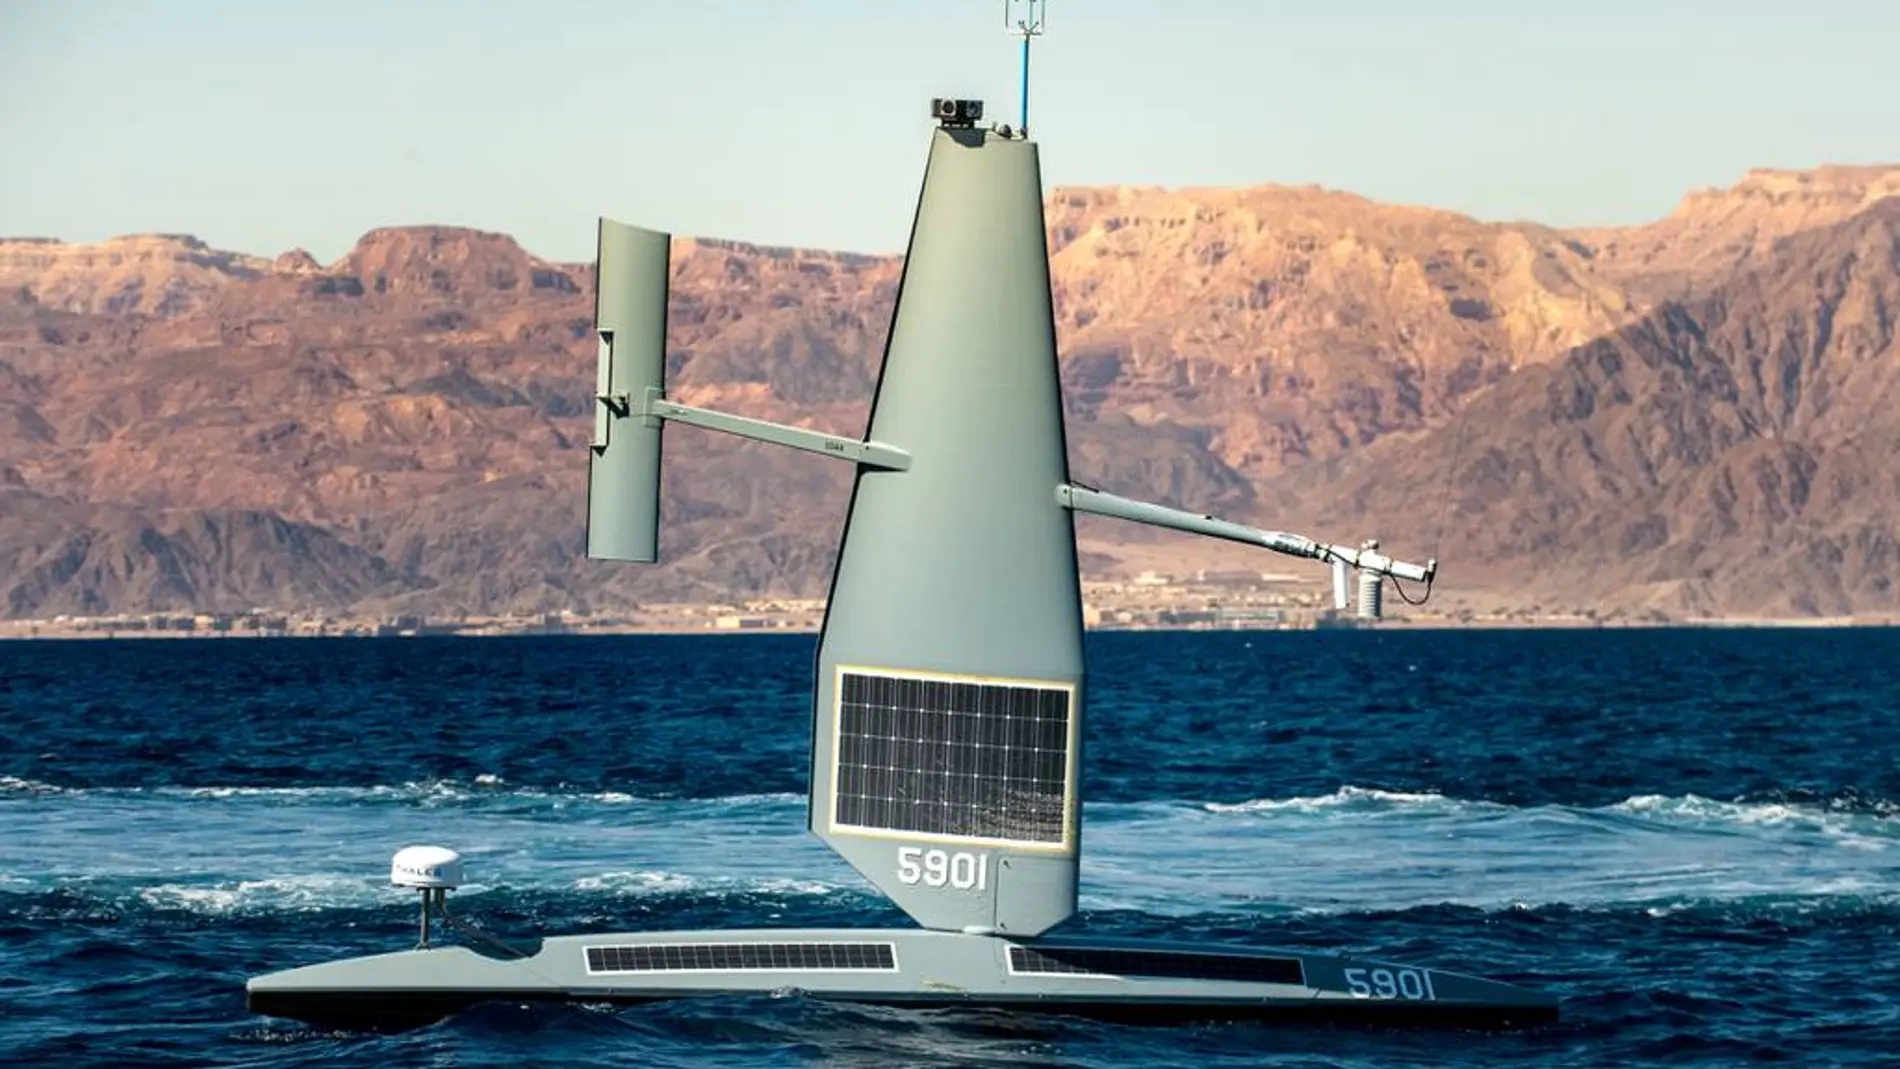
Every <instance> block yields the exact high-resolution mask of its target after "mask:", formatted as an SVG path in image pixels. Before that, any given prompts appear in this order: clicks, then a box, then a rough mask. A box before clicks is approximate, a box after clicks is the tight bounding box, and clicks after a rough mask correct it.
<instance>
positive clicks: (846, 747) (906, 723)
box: [834, 672, 1070, 843]
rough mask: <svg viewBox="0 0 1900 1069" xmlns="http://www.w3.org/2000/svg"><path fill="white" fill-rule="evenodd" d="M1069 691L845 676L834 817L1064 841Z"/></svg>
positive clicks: (893, 827) (869, 824) (859, 823)
mask: <svg viewBox="0 0 1900 1069" xmlns="http://www.w3.org/2000/svg"><path fill="white" fill-rule="evenodd" d="M1069 712H1070V710H1069V692H1068V691H1067V690H1063V689H1059V688H1052V687H1031V686H1018V685H1011V684H1003V683H966V682H958V681H955V680H947V679H944V680H939V679H917V678H912V677H905V676H877V675H867V674H863V673H857V672H846V673H844V679H843V685H842V686H841V687H840V691H839V707H838V755H837V760H838V781H837V808H836V811H835V815H834V819H835V820H836V822H837V823H839V824H847V825H851V826H853V827H860V828H877V829H879V830H883V831H910V832H923V833H927V834H935V835H957V836H969V837H974V838H985V839H1008V840H1015V841H1019V842H1021V841H1027V842H1039V843H1060V842H1062V841H1063V838H1064V835H1063V832H1064V825H1065V821H1064V817H1065V812H1064V803H1065V800H1066V798H1067V795H1068V790H1067V787H1068V769H1069Z"/></svg>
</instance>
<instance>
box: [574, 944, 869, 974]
mask: <svg viewBox="0 0 1900 1069" xmlns="http://www.w3.org/2000/svg"><path fill="white" fill-rule="evenodd" d="M734 969H782V970H787V971H799V970H805V971H824V972H859V971H871V972H894V971H896V969H897V948H896V947H895V946H893V945H892V944H890V943H648V944H635V945H631V946H598V947H588V948H587V971H588V972H695V971H712V970H725V971H730V970H734Z"/></svg>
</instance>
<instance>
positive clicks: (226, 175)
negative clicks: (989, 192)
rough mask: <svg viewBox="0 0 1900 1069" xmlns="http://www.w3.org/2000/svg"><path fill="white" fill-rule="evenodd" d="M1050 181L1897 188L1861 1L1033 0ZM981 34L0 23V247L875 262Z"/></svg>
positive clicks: (1557, 218)
mask: <svg viewBox="0 0 1900 1069" xmlns="http://www.w3.org/2000/svg"><path fill="white" fill-rule="evenodd" d="M1051 3H1052V8H1051V11H1050V20H1049V34H1048V36H1047V37H1046V38H1044V39H1043V40H1042V41H1041V42H1039V44H1038V45H1037V53H1036V64H1037V70H1036V76H1035V83H1034V87H1033V93H1034V100H1033V102H1032V103H1033V105H1034V110H1033V113H1032V121H1031V126H1032V128H1033V130H1034V132H1035V134H1036V137H1037V139H1038V140H1039V141H1041V142H1042V146H1043V166H1044V178H1045V181H1046V182H1047V184H1048V185H1050V186H1056V185H1079V184H1110V183H1151V184H1161V185H1169V186H1207V185H1222V186H1227V185H1251V184H1255V183H1263V182H1285V183H1304V182H1317V183H1320V184H1322V185H1326V186H1331V187H1335V188H1342V189H1349V190H1353V191H1355V192H1359V193H1363V194H1366V195H1368V196H1371V197H1374V198H1377V199H1381V200H1391V201H1403V202H1409V203H1419V204H1430V205H1436V206H1441V207H1447V208H1453V209H1456V210H1459V211H1464V212H1469V213H1471V214H1474V215H1477V216H1479V217H1481V218H1487V219H1501V218H1529V219H1537V220H1541V221H1545V222H1550V223H1555V224H1559V225H1582V224H1594V223H1620V222H1637V221H1642V220H1646V219H1650V218H1654V217H1656V216H1660V215H1662V214H1665V213H1666V212H1668V211H1669V210H1670V208H1671V207H1672V206H1673V205H1674V204H1675V203H1676V201H1677V200H1678V199H1679V198H1680V197H1681V195H1682V194H1683V193H1684V192H1685V191H1687V190H1688V189H1690V188H1694V187H1700V186H1708V185H1727V184H1729V183H1731V182H1733V181H1734V180H1735V179H1737V178H1738V177H1740V175H1741V174H1742V172H1744V171H1745V170H1747V169H1748V168H1750V167H1756V166H1775V167H1810V166H1813V165H1816V164H1818V163H1822V162H1885V161H1890V160H1895V159H1900V2H1894V0H1802V2H1800V3H1795V2H1793V0H1640V2H1639V0H1595V2H1592V3H1561V4H1559V3H1549V2H1541V0H1435V2H1425V0H1351V2H1339V0H1332V2H1328V0H1301V2H1298V3H1289V2H1282V0H1202V2H1200V3H1195V4H1186V3H1181V2H1179V0H1177V2H1175V3H1163V2H1161V0H1148V2H1146V3H1135V2H1132V0H1051ZM1016 58H1017V57H1016V52H1015V50H1014V47H1013V45H1012V43H1011V41H1010V40H1009V39H1008V38H1006V37H1005V36H1004V34H1003V32H1002V29H1001V0H882V2H872V0H857V2H819V0H776V2H774V0H675V2H672V3H665V4H660V3H647V2H638V0H627V2H620V3H608V2H584V0H539V2H533V3H515V2H499V0H497V2H483V0H461V2H457V3H446V2H444V3H436V2H422V0H416V2H403V0H386V2H380V3H370V2H363V0H322V2H316V3H297V2H282V3H280V2H275V0H229V2H219V0H147V2H142V3H132V2H110V0H0V234H5V235H14V236H17V235H43V236H54V237H61V238H64V239H66V240H69V241H92V240H97V239H100V238H103V237H107V236H110V235H113V234H121V233H132V232H144V231H170V232H186V233H192V234H197V235H199V236H201V237H203V238H205V239H206V240H208V241H210V242H212V243H213V244H214V245H219V246H223V247H227V248H236V249H240V250H243V251H247V252H255V253H259V254H274V253H276V252H280V251H282V250H284V249H287V248H290V247H293V246H303V247H305V248H308V249H309V250H310V251H311V252H313V253H315V254H316V256H317V257H318V258H319V259H321V260H325V261H328V260H331V259H333V258H335V257H337V256H339V255H341V254H342V253H343V252H344V251H346V250H347V249H348V248H349V246H350V244H351V243H352V242H353V241H354V240H355V239H356V238H357V237H358V236H359V235H360V234H361V233H362V232H363V231H365V230H367V229H369V228H371V227H374V226H382V225H389V224H401V223H423V222H440V223H453V224H460V225H467V226H477V227H483V228H487V229H494V230H501V231H506V232H508V233H511V234H514V235H515V236H516V237H518V238H520V239H521V241H522V243H523V244H524V245H526V246H527V247H528V248H529V249H530V250H532V251H534V252H536V253H539V254H541V255H544V256H549V257H552V258H556V259H566V260H583V259H588V258H590V257H591V255H592V240H593V232H594V231H593V218H594V216H595V215H598V214H607V215H613V216H616V217H619V218H622V219H626V220H628V221H631V222H638V223H642V224H645V225H650V226H655V227H659V228H662V229H668V230H671V231H673V232H675V233H677V234H682V235H686V234H699V235H713V236H722V237H735V238H740V239H744V240H749V241H758V242H765V243H773V244H793V245H806V246H816V247H826V248H842V249H856V250H863V251H872V252H883V251H897V250H899V249H901V247H902V245H903V242H904V238H905V234H906V231H907V229H908V227H909V224H910V210H911V204H912V201H913V199H914V197H915V195H916V187H917V180H918V178H919V175H920V173H921V167H922V164H923V150H924V146H925V142H926V136H927V133H926V132H927V130H928V127H929V121H928V119H927V118H926V117H925V115H924V105H925V102H926V99H927V98H928V97H930V96H932V95H933V94H941V93H956V94H963V95H976V96H981V97H984V98H985V99H987V100H988V101H989V102H990V107H991V109H992V111H991V114H992V115H993V116H1000V117H1005V118H1013V116H1014V114H1015V109H1016Z"/></svg>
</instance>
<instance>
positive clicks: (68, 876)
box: [0, 630, 1900, 1067]
mask: <svg viewBox="0 0 1900 1069" xmlns="http://www.w3.org/2000/svg"><path fill="white" fill-rule="evenodd" d="M1089 643H1090V649H1089V652H1090V658H1091V662H1090V668H1091V672H1092V675H1091V677H1090V700H1091V705H1090V709H1089V721H1088V724H1087V744H1086V751H1085V758H1084V772H1085V783H1086V790H1087V792H1088V802H1087V806H1086V810H1085V823H1084V847H1085V851H1086V854H1085V860H1084V874H1083V875H1084V888H1083V892H1082V906H1083V910H1084V913H1083V916H1082V917H1081V918H1079V920H1078V921H1077V922H1075V923H1076V924H1077V925H1078V926H1081V927H1084V928H1086V929H1087V930H1090V931H1096V932H1105V933H1116V934H1130V935H1143V936H1171V937H1187V938H1208V939H1225V940H1235V941H1242V942H1246V943H1253V944H1262V945H1282V946H1297V947H1311V948H1316V949H1325V950H1335V951H1344V952H1352V953H1362V954H1368V955H1371V954H1377V955H1381V956H1387V957H1392V958H1397V959H1401V960H1411V961H1417V962H1419V963H1423V964H1431V965H1435V966H1440V967H1444V968H1449V969H1454V970H1458V971H1465V972H1472V973H1477V974H1481V975H1487V976H1493V977H1496V978H1499V979H1504V980H1509V981H1514V982H1518V983H1523V984H1529V985H1533V986H1537V987H1540V988H1545V989H1548V990H1552V991H1555V992H1557V993H1558V994H1560V995H1561V996H1563V998H1564V1000H1565V1003H1564V1017H1563V1020H1562V1021H1561V1022H1560V1023H1558V1024H1555V1025H1552V1026H1548V1027H1545V1028H1542V1029H1538V1030H1535V1031H1530V1032H1524V1033H1512V1034H1502V1035H1491V1034H1462V1033H1455V1032H1400V1031H1380V1030H1371V1029H1350V1028H1324V1027H1287V1026H1275V1025H1263V1024H1229V1025H1201V1026H1194V1027H1175V1028H1157V1027H1132V1026H1120V1025H1116V1024H1112V1023H1102V1022H1086V1021H1067V1020H1056V1019H1037V1018H1016V1017H1011V1016H1008V1015H998V1014H993V1013H967V1012H953V1011H929V1012H922V1011H899V1010H889V1009H876V1008H860V1007H850V1006H836V1005H827V1004H823V1003H818V1002H813V1001H809V1000H805V999H801V998H797V997H790V998H776V999H745V998H729V999H709V1000H697V1001H688V1002H678V1003H671V1004H663V1005H659V1006H648V1007H633V1008H618V1009H601V1008H598V1007H569V1006H536V1007H523V1006H508V1005H501V1006H492V1007H485V1008H480V1009H477V1010H474V1011H471V1012H468V1013H465V1014H463V1015H461V1016H458V1017H456V1018H453V1019H450V1020H448V1021H446V1022H443V1023H441V1024H438V1025H435V1026H432V1027H430V1028H426V1029H423V1030H420V1031H416V1032H410V1033H405V1034H401V1035H395V1036H376V1035H359V1034H350V1033H344V1032H332V1031H322V1030H313V1029H309V1028H306V1027H302V1026H299V1025H296V1024H293V1023H290V1022H285V1021H277V1020H271V1019H267V1018H260V1017H253V1016H250V1015H248V1014H247V1013H246V1012H245V1009H244V998H243V984H244V981H245V979H246V978H247V977H249V976H251V975H254V974H257V973H260V972H266V971H271V970H275V969H279V968H285V967H288V966H292V965H298V964H305V963H309V962H315V961H322V960H327V959H331V958H335V957H340V956H346V955H354V954H362V953H371V952H376V951H381V950H387V949H399V948H402V947H404V946H407V945H409V944H410V943H411V942H413V931H412V929H411V924H412V922H413V914H412V911H413V903H412V902H411V900H410V898H409V897H408V895H406V894H404V893H401V892H397V891H394V890H392V889H390V888H388V887H387V886H386V884H385V880H386V876H387V872H388V869H387V865H388V855H389V854H390V852H391V851H393V849H395V848H396V847H398V846H401V845H404V844H407V843H411V842H425V841H426V842H443V843H447V844H449V845H453V846H456V847H458V848H459V849H461V850H462V851H463V852H464V854H465V855H466V856H467V857H468V859H469V864H470V871H471V879H472V880H473V881H474V883H473V885H471V886H469V887H467V888H465V889H464V890H463V891H461V892H459V893H458V894H457V896H456V901H457V902H458V903H459V905H460V912H461V913H462V914H463V915H465V916H468V917H471V918H473V919H476V920H477V921H478V922H479V923H481V924H482V925H483V926H485V927H487V928H489V929H491V930H495V931H498V932H501V933H510V932H513V933H528V932H542V933H549V932H597V931H615V930H628V929H643V928H678V927H697V926H708V925H739V924H743V925H779V924H783V925H795V924H812V925H836V924H859V923H863V924H895V923H903V920H902V917H901V916H900V915H899V914H897V913H896V912H895V911H894V910H893V909H892V908H891V907H890V906H889V905H888V904H886V903H885V902H883V900H881V899H880V898H879V897H877V896H876V895H875V894H873V893H872V892H871V891H870V889H869V887H868V885H866V884H865V883H863V882H862V881H861V880H860V879H859V878H858V877H856V876H855V875H854V874H853V873H852V872H851V871H850V870H849V869H848V868H847V867H846V866H845V865H844V864H843V863H842V862H841V861H838V860H837V859H835V858H834V857H833V856H832V855H830V854H829V853H828V852H827V851H825V850H824V849H823V848H822V847H821V846H819V845H818V844H817V843H816V842H815V841H814V840H812V839H810V838H809V837H808V836H806V835H805V833H804V831H803V822H804V800H803V794H802V792H803V790H804V786H805V748H806V744H807V740H806V735H807V732H808V730H809V724H810V720H809V709H808V701H809V698H808V691H807V687H808V683H809V678H810V672H811V658H812V652H813V640H812V639H811V638H809V637H805V636H778V637H741V638H727V637H720V638H707V637H626V638H534V639H526V638H524V639H466V640H458V639H405V640H247V639H225V640H201V641H178V642H125V641H119V642H111V641H95V642H67V643H56V642H18V643H4V644H0V1064H6V1065H26V1066H37V1065H47V1066H61V1067H76V1066H92V1065H207V1064H208V1065H243V1066H289V1065H324V1066H336V1065H342V1066H351V1065H363V1066H388V1065H417V1064H430V1065H448V1066H487V1065H498V1066H499V1065H508V1066H513V1065H525V1064H549V1065H554V1064H558V1065H563V1066H578V1067H588V1066H627V1065H641V1066H645V1065H694V1066H698V1065H754V1064H758V1065H798V1066H802V1065H866V1066H884V1065H905V1064H931V1065H939V1064H941V1065H953V1064H961V1065H996V1066H1022V1065H1083V1066H1101V1067H1112V1066H1149V1065H1194V1066H1229V1065H1232V1066H1242V1065H1245V1066H1257V1065H1275V1066H1282V1065H1284V1066H1334V1065H1338V1066H1412V1065H1418V1066H1424V1065H1430V1066H1460V1065H1486V1066H1489V1065H1495V1064H1512V1065H1534V1066H1599V1065H1685V1066H1726V1065H1742V1064H1753V1063H1758V1062H1778V1061H1785V1062H1793V1063H1799V1064H1803V1065H1843V1066H1893V1065H1896V1064H1900V953H1896V952H1895V949H1896V948H1895V943H1896V937H1897V936H1900V632H1895V631H1876V630H1853V631H1819V630H1815V631H1807V630H1802V631H1578V632H1558V631H1547V632H1438V633H1432V632H1404V631H1379V632H1370V633H1323V632H1322V633H1261V634H1238V633H1219V634H1100V635H1093V636H1091V637H1090V639H1089Z"/></svg>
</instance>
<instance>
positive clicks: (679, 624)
mask: <svg viewBox="0 0 1900 1069" xmlns="http://www.w3.org/2000/svg"><path fill="white" fill-rule="evenodd" d="M1082 591H1083V600H1084V603H1085V608H1084V609H1083V622H1084V624H1085V625H1086V626H1088V627H1089V628H1090V629H1091V630H1103V631H1112V630H1126V631H1144V630H1246V631H1261V630H1285V631H1297V630H1312V629H1324V628H1352V627H1384V626H1411V627H1627V626H1656V625H1663V624H1704V625H1709V624H1725V625H1748V624H1769V623H1772V624H1778V625H1794V624H1804V625H1808V626H1842V625H1849V624H1856V623H1862V624H1864V623H1892V622H1894V621H1891V620H1882V621H1870V620H1865V619H1847V618H1842V619H1826V620H1753V619H1749V620H1735V619H1730V620H1675V619H1671V618H1669V617H1667V616H1664V615H1662V614H1660V613H1652V614H1649V615H1639V616H1626V615H1622V614H1615V615H1610V616H1597V615H1595V614H1591V613H1587V612H1585V613H1548V612H1533V611H1529V610H1523V609H1514V610H1509V611H1496V612H1474V611H1470V610H1455V611H1425V610H1424V609H1422V608H1420V607H1416V606H1409V605H1405V604H1403V603H1402V602H1399V601H1398V599H1395V598H1383V599H1382V598H1377V597H1375V598H1372V599H1371V602H1370V603H1368V602H1367V600H1366V598H1365V597H1364V596H1363V595H1362V594H1361V592H1359V591H1354V595H1355V596H1354V599H1353V600H1354V603H1353V604H1352V605H1351V606H1350V607H1348V608H1346V609H1343V610H1342V609H1338V608H1335V607H1334V602H1333V591H1332V589H1331V587H1330V585H1327V584H1322V583H1315V582H1314V581H1313V580H1312V579H1311V578H1309V577H1307V576H1296V575H1288V574H1280V573H1274V572H1252V571H1220V572H1217V571H1205V570H1203V571H1195V572H1191V573H1188V574H1183V575H1165V574H1161V573H1157V572H1143V573H1141V574H1140V575H1138V576H1135V577H1134V578H1132V579H1127V580H1116V581H1098V582H1086V583H1084V584H1083V587H1082ZM824 612H825V602H824V600H823V599H821V598H756V599H751V600H746V601H739V602H734V603H730V604H719V603H711V604H686V603H650V604H642V605H637V606H630V607H628V608H626V609H624V610H620V611H614V612H596V613H576V612H547V613H513V614H508V615H501V616H474V615H452V616H423V615H393V616H364V615H353V614H350V613H347V612H344V613H325V612H285V611H282V610H276V609H250V610H246V611H242V612H183V611H180V612H155V613H117V614H112V615H100V616H56V617H53V618H51V619H40V620H32V619H22V620H0V639H4V638H15V639H23V638H249V637H301V638H321V637H362V638H375V637H397V636H417V635H470V636H480V635H547V634H576V635H612V634H701V633H712V634H725V633H754V632H790V633H798V632H815V631H817V630H818V628H819V625H820V624H821V623H822V622H823V619H824Z"/></svg>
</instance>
